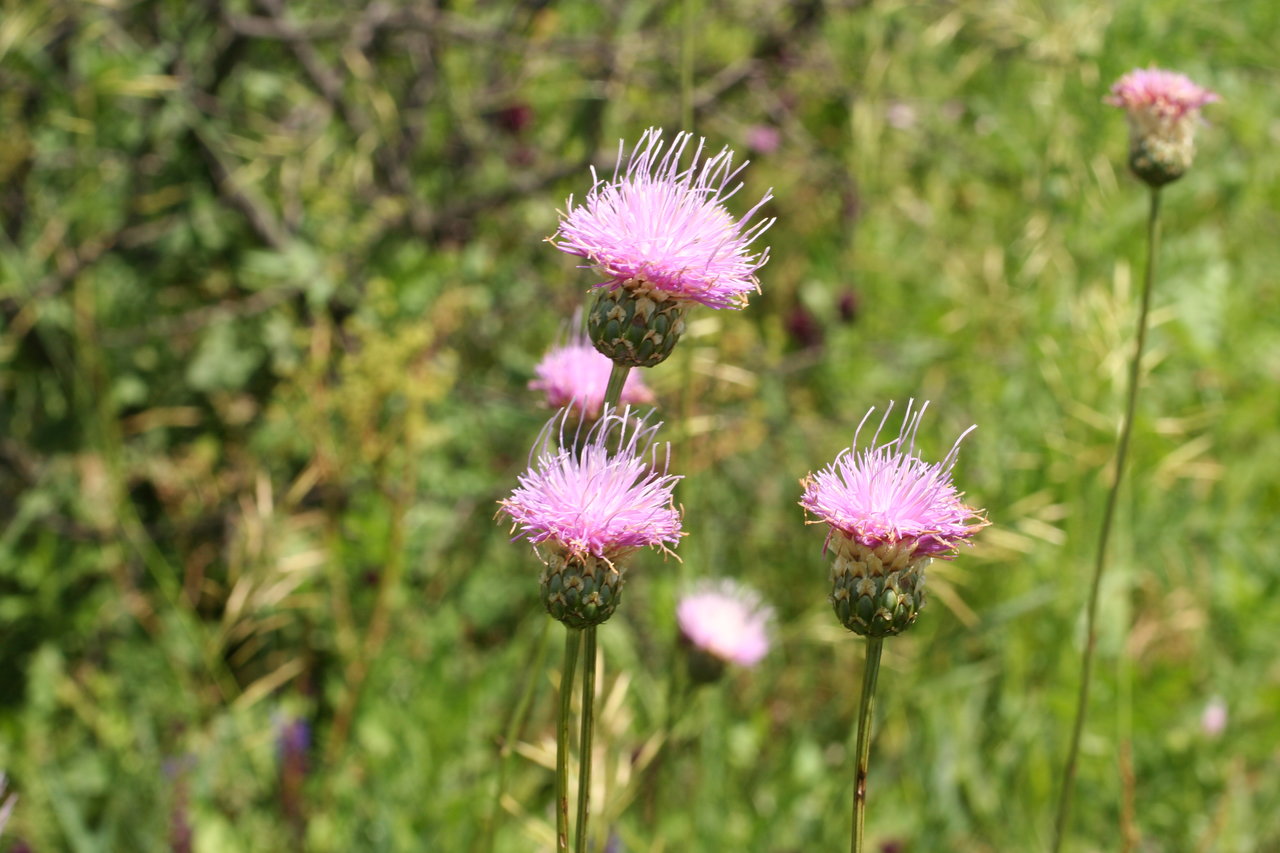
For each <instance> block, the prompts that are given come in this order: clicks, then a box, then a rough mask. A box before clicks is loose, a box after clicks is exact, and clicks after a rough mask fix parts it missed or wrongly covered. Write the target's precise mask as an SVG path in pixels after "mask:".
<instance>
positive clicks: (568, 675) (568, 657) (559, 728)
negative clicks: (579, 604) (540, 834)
mask: <svg viewBox="0 0 1280 853" xmlns="http://www.w3.org/2000/svg"><path fill="white" fill-rule="evenodd" d="M581 644H582V631H580V630H578V629H577V628H569V627H567V626H566V627H565V635H564V672H563V674H562V675H561V676H560V720H559V722H558V724H557V725H556V849H557V850H568V849H569V712H570V710H572V707H573V670H574V668H575V667H576V666H577V665H578V647H579V646H580V645H581Z"/></svg>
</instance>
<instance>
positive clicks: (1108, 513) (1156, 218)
mask: <svg viewBox="0 0 1280 853" xmlns="http://www.w3.org/2000/svg"><path fill="white" fill-rule="evenodd" d="M1159 243H1160V190H1159V188H1155V187H1153V188H1152V190H1151V208H1150V213H1149V215H1148V217H1147V270H1146V276H1145V277H1144V279H1143V284H1142V307H1141V308H1140V309H1139V311H1138V335H1137V340H1136V342H1135V344H1134V347H1133V362H1132V363H1131V364H1130V365H1129V393H1128V401H1127V402H1126V404H1125V413H1124V421H1123V422H1122V423H1121V425H1120V439H1119V442H1118V443H1117V445H1116V466H1115V470H1114V471H1113V472H1112V478H1111V490H1110V491H1109V492H1108V493H1107V504H1106V507H1105V509H1103V512H1102V530H1101V531H1100V532H1099V534H1098V550H1097V554H1096V557H1095V559H1094V563H1093V581H1092V583H1091V584H1090V586H1089V608H1088V610H1087V611H1086V613H1085V642H1084V653H1083V655H1082V659H1081V665H1080V669H1081V672H1080V694H1079V697H1078V699H1077V702H1076V719H1075V725H1074V726H1073V728H1072V730H1071V746H1070V747H1069V748H1068V750H1067V762H1066V765H1065V767H1064V768H1063V772H1062V791H1061V792H1060V794H1059V797H1058V816H1057V820H1056V822H1055V824H1054V829H1053V847H1052V848H1051V849H1052V850H1053V851H1054V853H1057V851H1059V850H1061V849H1062V841H1063V837H1064V835H1065V834H1066V828H1067V815H1068V814H1069V813H1070V811H1071V793H1072V788H1073V786H1074V783H1075V775H1076V760H1077V758H1078V757H1079V753H1080V735H1081V732H1082V731H1083V730H1084V718H1085V713H1086V712H1087V711H1088V708H1089V680H1090V676H1091V675H1092V673H1093V650H1094V646H1096V645H1097V641H1098V631H1097V618H1098V591H1099V589H1100V588H1101V586H1102V570H1103V568H1104V567H1105V566H1106V557H1107V543H1108V541H1109V540H1110V538H1111V527H1112V523H1113V520H1114V518H1115V513H1116V503H1117V502H1118V499H1119V495H1120V484H1121V482H1122V481H1123V479H1124V463H1125V460H1126V459H1127V457H1128V455H1129V439H1130V437H1131V436H1132V435H1133V420H1134V414H1135V412H1136V411H1137V408H1138V385H1139V380H1140V379H1141V374H1142V351H1143V349H1144V348H1145V347H1146V343H1147V315H1148V314H1149V313H1150V310H1151V291H1152V282H1153V281H1154V280H1155V269H1156V250H1157V248H1158V246H1159Z"/></svg>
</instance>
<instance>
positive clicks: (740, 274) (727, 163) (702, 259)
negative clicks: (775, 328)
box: [550, 128, 773, 308]
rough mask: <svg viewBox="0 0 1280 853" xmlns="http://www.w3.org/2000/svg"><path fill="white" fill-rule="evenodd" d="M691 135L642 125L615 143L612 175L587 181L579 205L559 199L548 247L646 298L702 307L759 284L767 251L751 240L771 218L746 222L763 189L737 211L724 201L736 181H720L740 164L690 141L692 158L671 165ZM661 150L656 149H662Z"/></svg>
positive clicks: (719, 304)
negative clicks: (667, 138) (637, 134)
mask: <svg viewBox="0 0 1280 853" xmlns="http://www.w3.org/2000/svg"><path fill="white" fill-rule="evenodd" d="M692 139H693V136H692V134H689V133H677V134H676V136H675V139H673V140H672V142H671V145H670V146H669V147H668V146H666V144H665V143H664V141H663V139H662V131H661V130H660V129H658V128H649V130H647V131H645V134H644V136H642V137H641V138H640V142H639V144H638V145H636V147H635V148H634V149H633V150H632V152H631V156H630V157H627V158H626V159H625V164H624V156H623V147H622V144H621V143H620V144H619V149H618V164H617V167H616V168H615V169H614V174H613V178H612V180H608V181H605V180H601V179H600V178H599V177H598V176H597V175H596V171H595V169H594V167H593V168H592V170H591V176H592V178H593V180H594V182H595V183H594V185H593V186H592V188H591V190H590V191H589V192H588V193H587V196H586V199H585V200H584V201H583V203H582V204H580V205H575V204H574V203H573V197H572V196H571V197H570V198H569V201H568V212H567V213H564V214H562V215H561V220H560V228H559V230H557V231H556V233H555V235H553V236H552V237H551V238H550V242H551V243H552V245H554V246H555V247H556V248H557V249H559V250H560V251H562V252H565V253H567V254H570V255H578V256H580V257H583V258H587V259H588V260H590V261H591V262H592V263H593V264H595V265H596V266H597V267H598V268H599V269H600V270H601V271H602V272H603V273H604V274H605V275H606V276H608V280H607V281H603V282H600V283H599V284H597V285H596V286H597V287H608V288H611V289H616V288H619V287H625V288H627V289H628V290H631V291H634V292H636V293H638V294H640V295H648V294H653V296H654V300H655V301H657V302H662V301H664V300H665V299H679V300H687V301H691V302H699V303H701V304H703V305H706V306H707V307H709V308H742V307H743V306H745V305H746V304H747V294H748V293H750V292H752V291H758V290H759V289H760V283H759V281H758V280H757V278H756V276H755V273H756V270H758V269H759V268H760V267H761V266H763V265H764V263H765V261H767V260H768V257H769V250H768V249H767V248H766V249H764V250H763V251H760V252H755V253H753V252H752V251H751V244H752V243H753V242H754V241H755V240H756V238H757V237H759V236H760V235H761V234H763V233H764V232H765V231H766V230H767V229H768V228H769V226H770V225H772V224H773V220H772V219H765V220H761V221H759V222H756V223H755V224H754V225H748V222H749V221H750V220H751V218H752V217H753V216H755V215H756V213H757V212H758V211H759V210H760V208H761V207H762V206H763V205H764V203H765V202H767V201H769V199H771V198H772V197H773V195H772V190H770V191H769V192H767V193H765V195H764V198H762V199H760V201H758V202H757V203H756V204H755V206H754V207H752V208H751V209H750V210H749V211H748V212H747V214H746V215H745V216H743V217H742V218H741V219H734V217H733V216H732V215H731V214H730V213H729V211H728V209H727V208H726V207H725V202H726V201H728V200H729V198H731V197H732V196H733V195H734V194H735V193H736V192H737V191H738V190H739V189H741V188H742V184H741V183H738V184H736V185H733V186H730V183H731V182H732V181H733V180H734V179H735V178H736V177H737V176H738V174H739V173H740V172H741V171H742V169H743V168H744V167H745V166H746V164H745V163H743V164H742V165H741V166H738V167H736V168H735V167H734V165H733V151H731V150H730V149H729V148H727V147H726V148H722V149H721V150H720V153H719V154H716V155H715V156H707V157H706V158H705V159H703V158H704V150H703V146H704V145H705V140H699V141H698V145H697V148H696V149H695V150H694V152H693V159H692V162H691V163H690V164H689V166H688V167H687V168H683V169H682V168H681V161H682V160H683V159H684V154H685V150H686V149H687V148H688V146H689V142H690V141H691V140H692ZM664 149H665V150H664Z"/></svg>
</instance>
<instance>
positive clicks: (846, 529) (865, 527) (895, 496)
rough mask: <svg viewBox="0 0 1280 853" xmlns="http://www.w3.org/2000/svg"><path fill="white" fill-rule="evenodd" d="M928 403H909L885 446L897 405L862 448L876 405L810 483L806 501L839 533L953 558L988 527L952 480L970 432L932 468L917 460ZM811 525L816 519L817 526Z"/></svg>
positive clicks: (873, 543)
mask: <svg viewBox="0 0 1280 853" xmlns="http://www.w3.org/2000/svg"><path fill="white" fill-rule="evenodd" d="M928 407H929V404H928V403H927V402H926V403H925V404H924V405H923V406H921V407H920V408H919V409H917V410H916V411H915V412H912V403H908V404H907V412H906V415H905V417H904V418H903V423H902V429H901V431H900V432H899V433H898V437H897V438H895V439H892V440H890V441H886V442H885V443H884V444H879V443H878V442H879V439H880V430H881V429H883V428H884V425H885V421H886V420H887V419H888V417H889V412H891V411H892V410H893V404H892V403H890V404H889V409H888V410H887V411H886V412H885V415H884V418H883V419H881V421H880V426H879V427H878V428H877V429H876V434H875V436H874V437H873V438H872V440H871V446H870V447H866V448H863V449H862V450H858V449H857V448H858V435H859V434H860V433H861V432H862V427H863V425H864V424H866V422H867V418H869V417H871V413H872V412H874V411H875V409H874V408H872V409H871V411H869V412H867V414H866V416H865V417H863V419H862V423H860V424H859V425H858V431H857V433H855V434H854V438H853V445H852V446H851V447H849V448H847V449H845V450H843V451H841V452H840V455H839V456H837V457H836V459H835V461H834V462H833V463H831V464H830V465H828V466H827V467H826V468H824V469H822V470H821V471H819V472H818V473H817V474H812V475H810V476H809V477H808V478H806V480H805V482H804V486H805V492H804V497H803V498H802V499H801V501H800V505H801V506H803V507H804V508H805V509H806V510H807V511H808V512H810V513H812V514H813V515H814V516H816V517H817V521H824V522H826V523H827V524H828V525H830V526H831V529H830V530H829V531H828V536H827V538H828V541H830V538H831V535H833V534H834V533H836V532H839V533H842V534H844V535H845V536H846V537H848V538H849V539H850V540H852V541H854V542H856V543H858V544H860V545H863V546H865V547H867V548H876V547H877V546H879V545H883V544H890V545H895V546H898V545H900V546H907V547H909V548H910V549H911V552H912V553H913V554H914V555H915V556H916V557H942V558H944V559H945V558H947V557H950V556H952V555H953V554H954V552H955V550H956V548H957V547H958V546H959V545H960V544H961V543H962V542H965V541H966V540H968V539H969V537H971V536H973V535H974V534H975V533H977V532H978V531H979V530H981V529H982V528H983V527H985V526H986V524H987V522H986V521H985V520H984V519H982V518H981V517H979V516H978V515H977V512H976V511H975V510H973V509H971V508H970V507H967V506H965V505H964V503H962V502H961V500H960V498H961V494H960V492H958V491H957V490H956V487H955V486H954V485H953V484H952V482H951V471H952V468H953V467H954V466H955V461H956V454H957V453H958V452H959V449H960V442H961V441H962V440H963V439H964V437H965V436H966V435H968V434H969V433H970V432H971V431H973V430H974V429H976V427H969V429H967V430H965V431H964V432H963V433H961V435H960V438H957V439H956V442H955V444H954V445H952V447H951V451H950V452H949V453H948V454H947V455H946V457H945V458H944V459H943V460H942V461H941V462H937V463H934V464H929V463H927V462H925V461H924V460H922V459H920V457H919V456H917V455H916V446H915V445H916V431H917V430H918V429H919V426H920V419H921V417H923V415H924V413H925V410H926V409H928ZM811 523H812V522H811Z"/></svg>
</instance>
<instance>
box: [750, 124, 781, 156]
mask: <svg viewBox="0 0 1280 853" xmlns="http://www.w3.org/2000/svg"><path fill="white" fill-rule="evenodd" d="M781 142H782V134H781V133H779V132H778V129H777V128H776V127H773V126H772V125H767V124H753V125H751V126H750V127H748V128H747V133H746V143H747V147H748V148H750V149H751V150H752V151H758V152H759V153H761V154H772V153H773V152H775V151H777V150H778V145H779V144H780V143H781Z"/></svg>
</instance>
